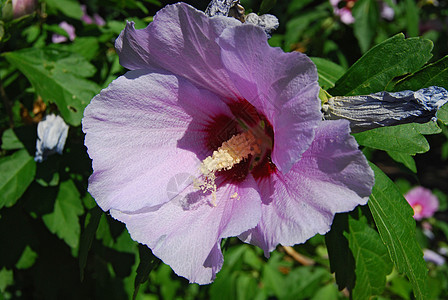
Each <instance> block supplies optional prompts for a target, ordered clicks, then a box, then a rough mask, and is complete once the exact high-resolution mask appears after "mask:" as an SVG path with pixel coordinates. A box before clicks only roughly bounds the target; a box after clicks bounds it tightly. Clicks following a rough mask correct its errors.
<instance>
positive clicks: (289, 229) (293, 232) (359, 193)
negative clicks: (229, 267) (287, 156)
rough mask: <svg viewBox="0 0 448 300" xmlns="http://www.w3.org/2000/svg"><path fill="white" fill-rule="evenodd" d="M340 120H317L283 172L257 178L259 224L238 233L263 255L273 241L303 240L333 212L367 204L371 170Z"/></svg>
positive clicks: (326, 225) (328, 220)
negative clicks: (299, 156) (304, 145)
mask: <svg viewBox="0 0 448 300" xmlns="http://www.w3.org/2000/svg"><path fill="white" fill-rule="evenodd" d="M340 121H341V122H339V121H338V122H328V121H325V122H322V123H321V126H319V127H318V129H317V130H316V137H315V139H314V141H313V143H312V145H311V147H310V149H308V150H307V151H306V152H305V153H304V154H303V156H302V159H301V160H300V161H299V162H298V163H296V164H295V165H294V166H293V168H292V169H291V171H290V172H289V173H287V174H282V173H280V172H277V173H275V174H272V176H271V178H266V179H262V180H261V181H260V182H259V187H260V189H263V191H262V195H263V204H264V205H263V207H262V217H261V222H260V223H259V224H258V226H257V228H256V229H254V230H250V231H249V232H247V233H245V234H243V235H241V239H242V240H245V241H246V242H250V243H252V244H255V245H257V246H260V247H261V248H262V249H263V250H264V251H265V253H266V254H268V253H269V252H270V251H272V250H273V249H274V248H275V247H276V245H277V244H282V245H294V244H298V243H303V242H305V241H306V240H307V239H309V238H310V237H312V236H314V235H315V234H317V233H319V234H324V233H326V232H327V231H328V230H329V229H330V226H331V223H332V220H333V217H334V215H335V214H336V213H338V212H345V211H351V210H352V209H354V208H355V207H356V206H357V205H359V204H361V205H363V204H365V203H366V202H367V200H368V196H369V195H370V193H371V189H372V186H373V184H374V176H373V171H372V170H371V169H370V167H369V165H368V164H367V160H366V159H365V157H364V155H363V154H362V152H361V151H359V150H358V145H357V143H356V141H355V139H354V138H353V137H352V136H350V135H349V123H348V122H347V121H345V120H340ZM264 180H270V181H271V184H270V185H268V184H266V182H264Z"/></svg>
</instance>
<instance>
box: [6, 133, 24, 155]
mask: <svg viewBox="0 0 448 300" xmlns="http://www.w3.org/2000/svg"><path fill="white" fill-rule="evenodd" d="M22 148H25V146H24V145H23V144H22V142H21V141H20V140H19V138H18V137H17V136H16V134H15V133H14V130H13V129H12V128H8V129H6V130H5V131H4V132H3V135H2V149H3V150H15V149H22Z"/></svg>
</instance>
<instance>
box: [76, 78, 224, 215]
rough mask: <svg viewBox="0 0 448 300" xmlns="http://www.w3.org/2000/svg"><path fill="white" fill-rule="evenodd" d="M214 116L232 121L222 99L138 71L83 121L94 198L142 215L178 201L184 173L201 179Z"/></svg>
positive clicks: (116, 86)
mask: <svg viewBox="0 0 448 300" xmlns="http://www.w3.org/2000/svg"><path fill="white" fill-rule="evenodd" d="M164 72H165V73H164ZM215 114H221V115H222V114H224V115H226V114H227V115H229V116H231V112H230V110H229V109H228V107H227V106H226V105H225V104H224V103H223V102H222V101H221V100H219V99H218V98H217V97H216V96H215V95H213V94H211V93H210V92H208V91H206V90H200V89H198V88H196V87H195V86H194V85H192V84H191V83H189V82H188V81H187V80H185V79H183V78H182V77H179V76H176V75H172V74H169V73H166V71H159V72H156V71H141V70H140V71H131V72H128V73H127V74H126V75H124V76H121V77H119V78H118V79H117V80H115V81H114V82H113V83H112V84H111V85H110V86H109V87H108V88H107V89H105V90H103V91H102V92H101V93H100V94H99V95H97V96H96V97H95V98H94V99H93V100H92V102H91V103H90V104H89V106H88V107H87V108H86V110H85V112H84V119H83V130H84V132H85V133H86V139H85V144H86V146H87V147H88V153H89V155H90V157H91V158H92V160H93V170H94V172H93V174H92V176H91V178H90V183H89V192H90V193H91V194H92V196H93V197H94V198H95V199H96V201H97V203H98V205H99V206H100V207H101V208H102V209H103V210H109V209H111V208H114V209H118V210H122V211H135V210H139V209H142V208H144V207H147V206H155V205H160V204H162V203H165V202H167V201H169V200H170V199H172V198H173V197H175V196H176V193H175V192H173V191H172V190H168V188H169V186H168V184H169V183H170V180H171V181H172V180H173V179H176V175H179V174H189V175H193V176H195V175H196V173H197V171H198V169H199V165H200V160H199V159H198V155H202V156H204V155H206V153H200V152H199V149H205V148H206V147H205V146H204V143H205V133H204V132H203V131H202V130H201V129H203V128H204V126H205V124H207V122H210V121H211V120H212V119H213V116H214V115H215ZM202 151H206V150H202ZM188 184H191V180H190V181H188V180H187V181H185V182H183V183H182V187H180V186H179V190H180V189H181V188H183V187H184V186H186V185H188Z"/></svg>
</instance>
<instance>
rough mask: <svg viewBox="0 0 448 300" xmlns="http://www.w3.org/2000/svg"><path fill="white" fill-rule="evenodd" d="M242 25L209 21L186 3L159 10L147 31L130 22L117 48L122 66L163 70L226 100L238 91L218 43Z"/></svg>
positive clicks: (224, 19) (232, 21) (226, 20)
mask: <svg viewBox="0 0 448 300" xmlns="http://www.w3.org/2000/svg"><path fill="white" fill-rule="evenodd" d="M237 25H241V22H240V21H237V20H236V19H233V18H228V17H223V16H216V17H212V18H209V17H207V16H206V15H205V14H204V13H203V12H201V11H198V10H196V9H195V8H193V7H191V6H189V5H187V4H185V3H177V4H174V5H168V6H166V7H165V8H163V9H162V10H160V11H159V12H158V13H157V14H156V16H155V17H154V21H153V22H152V23H151V24H149V26H148V27H146V28H145V29H140V30H136V29H135V28H134V24H133V23H132V22H131V23H128V24H127V25H126V28H125V29H124V30H123V32H122V33H121V34H120V36H119V37H118V39H117V41H116V43H115V47H116V48H117V52H118V55H119V56H120V64H121V65H122V66H124V67H126V68H128V69H131V70H135V69H147V68H153V67H157V68H163V69H165V70H169V71H170V72H173V73H175V74H182V76H184V77H186V78H188V79H189V80H190V81H191V82H193V83H195V84H197V85H199V86H202V87H205V88H207V89H208V90H210V91H212V92H214V93H216V94H218V95H222V96H225V97H232V98H234V93H233V91H234V90H235V88H234V87H233V84H232V82H231V80H230V79H229V77H228V75H227V73H226V72H225V70H224V68H223V66H222V62H221V56H220V51H221V50H220V48H219V46H218V45H217V44H216V42H215V40H216V39H217V37H218V36H219V34H220V33H221V32H222V31H223V29H224V28H226V27H227V26H237Z"/></svg>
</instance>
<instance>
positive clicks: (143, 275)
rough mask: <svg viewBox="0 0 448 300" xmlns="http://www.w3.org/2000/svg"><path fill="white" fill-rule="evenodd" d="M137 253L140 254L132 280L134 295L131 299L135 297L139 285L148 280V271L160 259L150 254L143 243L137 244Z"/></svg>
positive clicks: (149, 271)
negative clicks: (133, 279)
mask: <svg viewBox="0 0 448 300" xmlns="http://www.w3.org/2000/svg"><path fill="white" fill-rule="evenodd" d="M138 253H139V254H140V264H139V265H138V268H137V275H136V276H135V281H134V295H133V296H132V299H135V298H136V297H137V294H138V290H139V288H140V285H141V284H142V283H144V282H145V281H146V280H148V276H149V273H151V271H152V270H153V269H154V268H155V267H156V266H157V265H158V264H159V262H160V260H158V259H157V257H155V256H154V254H152V251H151V249H149V248H148V247H147V246H145V245H141V244H139V245H138Z"/></svg>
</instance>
